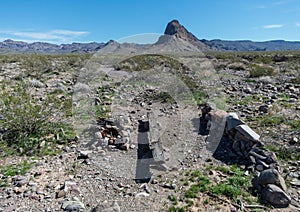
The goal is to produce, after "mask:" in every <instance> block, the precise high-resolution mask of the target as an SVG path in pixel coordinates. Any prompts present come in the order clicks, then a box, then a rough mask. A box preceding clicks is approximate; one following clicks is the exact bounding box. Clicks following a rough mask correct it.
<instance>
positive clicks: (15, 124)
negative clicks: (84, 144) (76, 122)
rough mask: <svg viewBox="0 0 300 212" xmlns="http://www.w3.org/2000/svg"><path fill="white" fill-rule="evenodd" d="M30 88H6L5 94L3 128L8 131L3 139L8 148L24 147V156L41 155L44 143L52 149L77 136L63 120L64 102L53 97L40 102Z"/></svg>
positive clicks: (2, 104) (3, 89)
mask: <svg viewBox="0 0 300 212" xmlns="http://www.w3.org/2000/svg"><path fill="white" fill-rule="evenodd" d="M30 89H31V88H30V87H28V86H26V85H25V84H23V83H19V84H17V85H15V86H13V87H11V88H8V87H4V86H3V87H2V91H1V110H0V112H1V114H2V119H1V120H0V126H1V128H2V129H4V133H3V135H2V138H1V139H2V142H5V143H6V144H7V146H8V147H12V148H14V149H20V148H21V149H22V151H21V153H22V154H26V153H29V152H31V154H33V153H34V152H35V153H38V151H37V150H38V149H39V148H38V146H39V145H40V144H41V143H42V142H46V143H47V145H45V147H48V146H49V145H50V146H51V144H55V143H56V142H60V143H64V142H66V141H67V140H68V139H70V138H71V137H72V136H74V133H73V132H72V130H71V127H70V125H68V124H67V123H65V122H64V121H63V117H64V116H63V115H62V114H61V109H62V106H63V104H62V102H61V101H59V100H58V99H56V98H55V97H54V96H51V95H47V96H46V99H44V100H40V98H37V97H35V96H34V95H33V93H32V92H31V90H30ZM48 142H49V143H48ZM49 148H51V147H49ZM39 153H45V152H43V151H40V152H39Z"/></svg>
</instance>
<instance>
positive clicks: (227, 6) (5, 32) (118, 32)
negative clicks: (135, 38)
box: [0, 0, 300, 43]
mask: <svg viewBox="0 0 300 212" xmlns="http://www.w3.org/2000/svg"><path fill="white" fill-rule="evenodd" d="M0 5H1V6H0V7H1V13H0V20H1V24H0V41H3V40H4V39H8V38H10V39H14V40H23V41H28V42H33V41H46V42H51V43H71V42H90V41H96V42H107V41H108V40H110V39H113V40H119V39H122V38H124V37H128V36H132V35H136V34H144V33H158V34H162V33H163V32H164V29H165V27H166V24H167V23H168V22H169V21H171V20H173V19H177V20H179V22H180V23H181V24H183V25H184V26H185V27H186V28H187V29H188V30H189V31H190V32H192V33H193V34H194V35H196V36H197V37H198V38H199V39H208V40H210V39H226V40H255V41H263V40H278V39H284V40H297V41H300V1H299V0H2V1H0Z"/></svg>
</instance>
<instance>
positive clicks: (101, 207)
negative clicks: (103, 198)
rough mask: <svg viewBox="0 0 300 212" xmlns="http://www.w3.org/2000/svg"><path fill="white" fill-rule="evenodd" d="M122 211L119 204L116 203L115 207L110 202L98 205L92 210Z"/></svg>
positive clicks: (93, 211)
mask: <svg viewBox="0 0 300 212" xmlns="http://www.w3.org/2000/svg"><path fill="white" fill-rule="evenodd" d="M120 211H121V209H120V206H119V205H118V203H117V202H114V203H113V205H112V204H110V203H108V202H104V203H101V204H98V205H97V206H96V207H95V208H93V209H92V211H91V212H120Z"/></svg>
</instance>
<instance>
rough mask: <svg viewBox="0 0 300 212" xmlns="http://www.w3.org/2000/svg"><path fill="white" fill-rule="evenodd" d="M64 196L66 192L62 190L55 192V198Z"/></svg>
mask: <svg viewBox="0 0 300 212" xmlns="http://www.w3.org/2000/svg"><path fill="white" fill-rule="evenodd" d="M64 196H66V192H65V191H64V190H60V191H59V192H57V193H56V198H61V197H64Z"/></svg>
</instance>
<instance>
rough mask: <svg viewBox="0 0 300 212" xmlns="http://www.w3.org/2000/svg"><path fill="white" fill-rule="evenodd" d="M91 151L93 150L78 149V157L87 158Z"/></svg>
mask: <svg viewBox="0 0 300 212" xmlns="http://www.w3.org/2000/svg"><path fill="white" fill-rule="evenodd" d="M92 153H93V151H90V150H85V151H83V150H82V151H80V152H79V156H78V159H88V158H89V157H90V155H91V154H92Z"/></svg>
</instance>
